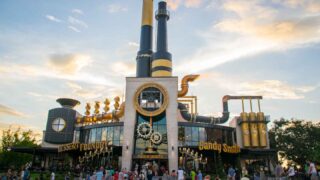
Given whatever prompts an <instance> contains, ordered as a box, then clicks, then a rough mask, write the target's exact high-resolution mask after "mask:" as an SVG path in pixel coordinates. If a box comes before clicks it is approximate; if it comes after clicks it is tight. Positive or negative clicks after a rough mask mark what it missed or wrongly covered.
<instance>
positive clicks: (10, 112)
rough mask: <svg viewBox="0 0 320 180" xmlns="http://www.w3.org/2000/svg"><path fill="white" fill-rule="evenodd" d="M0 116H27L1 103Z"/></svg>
mask: <svg viewBox="0 0 320 180" xmlns="http://www.w3.org/2000/svg"><path fill="white" fill-rule="evenodd" d="M0 116H15V117H27V115H26V114H24V113H22V112H20V111H18V110H16V109H13V108H11V107H8V106H5V105H3V104H0Z"/></svg>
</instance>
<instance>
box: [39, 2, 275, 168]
mask: <svg viewBox="0 0 320 180" xmlns="http://www.w3.org/2000/svg"><path fill="white" fill-rule="evenodd" d="M153 6H154V4H153V0H143V7H142V9H143V10H142V12H143V15H142V25H141V37H140V49H139V51H138V53H137V58H136V62H137V67H136V69H137V73H136V76H135V77H127V78H126V90H125V99H120V98H119V97H115V98H114V99H113V100H109V99H104V100H102V102H91V103H87V104H86V110H85V113H84V114H81V113H80V112H77V111H76V110H74V106H76V105H78V104H79V103H80V102H79V101H77V100H73V99H68V98H61V99H58V100H57V102H58V103H60V105H61V106H62V107H59V108H54V109H51V110H49V113H48V119H47V126H46V130H45V131H44V137H43V142H42V144H41V148H38V149H37V150H36V152H37V153H36V154H39V155H40V156H39V157H38V158H36V162H35V163H34V164H35V165H39V166H42V167H45V168H53V167H56V168H57V167H60V166H62V167H63V166H67V165H68V166H75V165H77V164H80V165H85V166H92V167H98V166H112V167H114V168H117V169H123V168H126V169H128V170H133V169H135V168H139V167H142V166H143V165H146V164H157V165H158V166H159V167H164V168H166V169H168V170H169V171H171V170H177V169H178V168H179V167H182V168H185V169H202V170H204V171H208V172H215V171H216V169H218V166H227V165H228V164H231V165H233V166H241V167H243V166H250V165H254V166H257V167H259V168H260V167H264V168H268V170H271V169H272V167H270V166H272V164H274V162H275V152H274V151H273V150H272V149H270V146H269V140H268V133H267V126H266V124H267V122H268V118H267V116H265V115H264V114H263V113H262V112H260V100H261V99H262V97H261V96H224V97H223V98H222V108H223V113H222V115H221V116H220V117H209V116H200V115H198V112H197V106H198V104H197V97H196V96H188V94H187V93H188V88H189V83H191V82H192V81H195V80H196V79H197V77H198V76H199V75H187V76H185V77H184V78H183V79H182V81H181V83H180V84H181V86H180V87H179V86H178V84H179V82H178V77H175V76H172V69H173V67H172V55H171V53H170V52H169V50H168V47H167V44H168V41H167V21H168V20H169V19H170V13H169V11H168V10H167V4H166V2H164V1H161V2H159V4H158V9H157V11H156V13H155V19H156V23H157V34H156V38H157V41H156V42H157V43H156V48H155V50H154V49H153V47H152V45H153V40H152V37H153V20H154V17H153V13H154V10H153ZM230 100H242V101H250V102H251V101H252V100H256V101H258V102H259V112H258V113H255V112H252V110H251V112H250V113H245V112H244V110H243V113H241V114H240V115H239V117H236V118H234V119H232V120H229V119H230V118H229V114H230V113H229V109H228V101H230ZM110 106H112V107H110ZM110 109H112V110H110ZM228 122H230V123H229V124H227V123H228ZM49 151H50V152H49ZM46 152H47V153H46Z"/></svg>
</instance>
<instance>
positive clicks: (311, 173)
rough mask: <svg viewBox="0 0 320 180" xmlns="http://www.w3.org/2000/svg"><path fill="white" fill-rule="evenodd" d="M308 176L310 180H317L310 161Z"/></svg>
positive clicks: (315, 170)
mask: <svg viewBox="0 0 320 180" xmlns="http://www.w3.org/2000/svg"><path fill="white" fill-rule="evenodd" d="M309 175H310V178H311V180H318V177H317V169H316V166H315V164H314V163H313V162H310V161H309Z"/></svg>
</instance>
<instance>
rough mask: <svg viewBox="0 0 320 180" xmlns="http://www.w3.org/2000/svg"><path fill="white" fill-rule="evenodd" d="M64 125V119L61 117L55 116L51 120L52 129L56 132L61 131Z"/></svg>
mask: <svg viewBox="0 0 320 180" xmlns="http://www.w3.org/2000/svg"><path fill="white" fill-rule="evenodd" d="M65 127H66V121H65V120H64V119H62V118H60V117H59V118H56V119H54V120H53V122H52V129H53V130H54V131H56V132H61V131H63V130H64V128H65Z"/></svg>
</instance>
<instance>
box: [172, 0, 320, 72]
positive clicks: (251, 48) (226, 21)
mask: <svg viewBox="0 0 320 180" xmlns="http://www.w3.org/2000/svg"><path fill="white" fill-rule="evenodd" d="M222 2H223V3H222V4H220V9H221V10H222V11H223V12H224V15H223V16H222V18H220V19H219V20H216V21H215V22H214V23H213V25H212V26H211V28H209V29H208V30H204V31H203V30H202V31H201V32H199V36H200V37H202V38H203V39H204V40H205V44H204V45H203V46H202V47H199V48H198V49H197V50H195V53H194V54H193V55H191V56H190V55H188V57H187V59H185V60H182V61H181V62H183V63H181V64H179V65H178V66H177V68H175V69H176V70H177V71H178V72H180V73H181V72H183V71H185V69H191V72H200V71H203V70H207V69H210V68H214V67H216V66H218V65H221V64H224V63H226V62H230V61H234V60H238V59H240V58H242V57H246V56H252V55H256V54H259V53H263V52H268V51H279V50H286V49H290V48H297V47H302V46H305V45H308V44H311V43H314V42H319V41H320V31H319V28H320V16H319V15H313V14H312V13H309V14H308V13H307V12H305V11H303V13H301V12H300V11H295V10H291V9H286V10H287V11H285V10H282V11H278V10H277V9H275V8H274V7H272V6H268V5H266V2H265V1H258V0H253V1H246V0H228V1H222ZM285 13H286V14H285ZM190 57H191V58H190Z"/></svg>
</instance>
